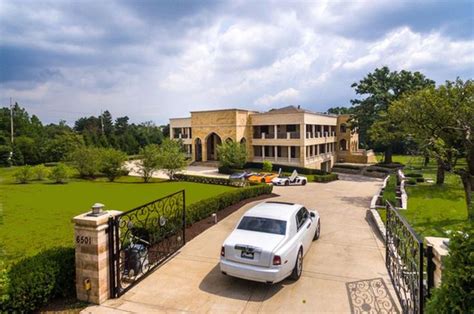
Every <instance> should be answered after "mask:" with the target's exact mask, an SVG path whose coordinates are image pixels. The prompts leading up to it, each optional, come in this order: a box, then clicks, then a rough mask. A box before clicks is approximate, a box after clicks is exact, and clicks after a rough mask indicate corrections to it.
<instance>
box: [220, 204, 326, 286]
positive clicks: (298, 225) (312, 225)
mask: <svg viewBox="0 0 474 314" xmlns="http://www.w3.org/2000/svg"><path fill="white" fill-rule="evenodd" d="M320 232H321V224H320V219H319V213H318V212H317V211H315V210H313V211H309V210H307V209H306V208H305V207H304V206H303V205H298V204H292V203H284V202H265V203H260V204H258V205H256V206H254V207H252V208H251V209H249V210H248V211H247V212H246V213H245V214H244V215H243V216H242V218H241V219H240V221H239V222H238V224H237V227H236V228H235V230H234V231H233V232H232V233H231V234H230V235H229V236H228V237H227V239H226V240H225V241H224V244H223V245H222V249H221V259H220V268H221V271H222V273H223V274H225V275H229V276H233V277H239V278H243V279H248V280H253V281H260V282H266V283H277V282H279V281H282V280H283V279H285V278H287V277H291V278H292V279H293V280H298V279H299V277H300V276H301V273H302V271H303V256H304V255H305V254H306V253H307V252H308V251H309V248H310V246H311V243H312V241H313V240H316V239H318V238H319V235H320Z"/></svg>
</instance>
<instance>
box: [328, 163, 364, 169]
mask: <svg viewBox="0 0 474 314" xmlns="http://www.w3.org/2000/svg"><path fill="white" fill-rule="evenodd" d="M333 168H343V169H351V170H362V169H363V168H364V166H363V165H361V166H356V165H350V164H335V165H334V167H333Z"/></svg>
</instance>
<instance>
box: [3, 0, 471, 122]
mask: <svg viewBox="0 0 474 314" xmlns="http://www.w3.org/2000/svg"><path fill="white" fill-rule="evenodd" d="M383 65H388V66H389V67H390V68H391V69H393V70H401V69H407V70H412V71H421V72H423V73H424V74H425V75H427V76H428V77H430V78H432V79H434V80H435V81H436V82H437V83H442V82H443V81H445V80H447V79H450V80H452V79H455V78H456V77H457V76H459V77H461V78H463V79H468V78H473V77H474V2H473V1H464V2H463V1H408V0H407V1H381V0H377V1H317V2H309V1H308V2H294V1H291V2H290V1H226V2H224V1H182V0H179V1H176V0H173V1H166V2H165V1H107V0H100V1H87V0H86V1H84V0H82V1H62V0H59V1H58V0H55V1H41V0H35V1H22V0H15V1H8V0H1V1H0V84H1V85H0V102H1V103H0V104H1V105H2V106H6V105H8V102H9V97H12V98H13V99H14V101H17V102H19V103H20V104H21V105H23V106H25V107H26V108H27V109H28V110H29V111H30V112H31V113H34V114H37V115H38V116H39V117H40V118H41V119H42V120H43V121H45V122H58V121H59V120H60V119H65V120H67V121H68V122H69V123H73V122H74V120H75V119H77V118H78V117H80V116H84V115H98V114H100V111H101V110H103V109H109V110H110V111H111V112H112V114H113V115H114V116H115V117H116V116H121V115H128V116H129V117H130V118H131V120H132V121H134V122H141V121H148V120H153V121H155V122H156V123H163V122H166V121H167V119H168V118H169V117H182V116H186V115H188V112H189V111H190V110H200V109H213V108H231V107H238V108H248V109H256V110H262V111H263V110H267V109H270V108H274V107H278V106H283V105H302V106H303V107H305V108H308V109H312V110H315V111H325V110H326V109H328V108H329V107H333V106H349V104H350V102H349V100H350V99H351V98H354V96H355V95H354V91H353V90H352V89H351V87H350V85H351V84H352V83H353V82H355V81H358V80H359V79H361V78H362V77H363V76H364V75H365V74H366V73H368V72H369V71H372V70H373V69H375V68H376V67H380V66H383Z"/></svg>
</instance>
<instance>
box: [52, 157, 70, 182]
mask: <svg viewBox="0 0 474 314" xmlns="http://www.w3.org/2000/svg"><path fill="white" fill-rule="evenodd" d="M71 172H72V171H71V168H69V167H68V166H66V165H65V164H64V163H62V162H60V163H58V164H57V166H56V167H54V168H53V169H52V170H51V173H50V174H49V178H50V179H51V180H53V181H54V183H66V181H67V179H69V177H70V176H71Z"/></svg>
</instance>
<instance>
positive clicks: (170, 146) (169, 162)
mask: <svg viewBox="0 0 474 314" xmlns="http://www.w3.org/2000/svg"><path fill="white" fill-rule="evenodd" d="M186 164H187V163H186V155H185V154H184V152H183V145H182V143H180V142H178V141H175V140H171V139H165V140H163V142H162V143H161V145H160V146H159V150H158V165H159V167H160V168H161V169H163V170H164V171H165V173H166V174H167V175H168V177H169V178H170V180H173V179H174V175H175V173H176V172H178V171H179V170H182V169H183V168H184V167H186Z"/></svg>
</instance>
